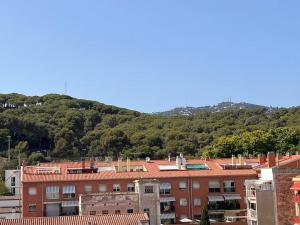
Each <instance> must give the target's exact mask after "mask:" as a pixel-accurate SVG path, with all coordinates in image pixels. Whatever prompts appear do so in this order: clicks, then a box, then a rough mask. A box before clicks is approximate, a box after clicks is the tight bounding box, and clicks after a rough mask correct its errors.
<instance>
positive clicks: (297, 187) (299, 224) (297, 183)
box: [290, 175, 300, 225]
mask: <svg viewBox="0 0 300 225" xmlns="http://www.w3.org/2000/svg"><path fill="white" fill-rule="evenodd" d="M292 181H293V185H292V186H291V188H290V189H291V191H292V194H293V202H294V207H295V211H294V214H293V216H294V220H293V221H294V225H300V176H299V175H297V176H295V177H293V178H292Z"/></svg>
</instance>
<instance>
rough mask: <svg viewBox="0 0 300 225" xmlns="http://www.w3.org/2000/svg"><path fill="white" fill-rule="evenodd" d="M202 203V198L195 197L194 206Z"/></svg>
mask: <svg viewBox="0 0 300 225" xmlns="http://www.w3.org/2000/svg"><path fill="white" fill-rule="evenodd" d="M200 205H201V199H200V198H194V206H200Z"/></svg>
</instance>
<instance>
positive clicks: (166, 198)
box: [160, 197, 176, 202]
mask: <svg viewBox="0 0 300 225" xmlns="http://www.w3.org/2000/svg"><path fill="white" fill-rule="evenodd" d="M175 201H176V200H175V197H162V198H160V202H175Z"/></svg>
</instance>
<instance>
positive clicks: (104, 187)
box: [99, 184, 106, 192]
mask: <svg viewBox="0 0 300 225" xmlns="http://www.w3.org/2000/svg"><path fill="white" fill-rule="evenodd" d="M99 192H106V185H105V184H99Z"/></svg>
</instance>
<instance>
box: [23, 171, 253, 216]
mask: <svg viewBox="0 0 300 225" xmlns="http://www.w3.org/2000/svg"><path fill="white" fill-rule="evenodd" d="M166 173H167V171H166ZM246 179H257V177H256V176H255V175H248V176H230V177H207V176H204V177H189V178H180V177H178V178H161V179H160V180H159V181H160V182H168V183H171V185H172V188H171V193H170V195H166V197H168V196H173V197H175V198H176V201H175V202H174V206H175V215H176V221H179V220H180V216H181V215H187V218H189V219H192V218H193V216H194V215H199V214H201V213H202V210H203V208H204V206H205V205H206V204H207V203H208V198H207V195H222V194H230V193H225V192H224V188H223V181H224V180H234V182H235V188H236V191H235V192H234V193H232V194H240V195H241V200H240V201H239V203H240V206H241V209H246V205H245V202H244V198H245V188H244V180H246ZM212 180H217V181H219V182H220V187H221V192H220V193H209V192H208V182H209V181H212ZM133 181H134V180H132V179H118V180H101V181H56V182H55V181H53V182H40V183H23V190H24V192H23V209H24V210H23V216H24V217H37V216H44V215H45V214H44V206H43V203H44V202H61V201H66V199H63V198H62V187H63V186H64V185H71V184H72V185H74V184H75V185H76V195H75V198H74V199H73V200H79V195H80V194H83V193H84V186H85V185H86V184H91V185H92V187H93V190H92V192H93V193H97V192H99V184H100V183H101V184H106V186H107V192H112V187H113V184H116V183H118V184H120V186H121V192H124V191H127V184H128V183H133ZM181 181H185V182H186V183H187V188H186V189H183V190H181V189H179V183H180V182H181ZM193 181H198V182H199V183H200V188H199V189H193V187H192V183H193ZM50 185H59V186H60V198H59V199H54V200H50V199H47V198H46V187H47V186H50ZM33 186H34V187H36V188H37V195H36V196H30V195H28V188H29V187H33ZM161 196H162V197H163V195H161ZM195 197H200V198H201V205H200V206H194V205H193V199H194V198H195ZM180 198H186V199H187V200H188V205H187V206H181V205H180ZM68 200H71V199H68ZM29 204H36V205H37V211H36V212H28V207H29ZM232 212H233V211H232ZM235 213H236V212H235ZM235 213H234V214H235ZM238 215H242V213H239V214H238Z"/></svg>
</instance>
